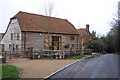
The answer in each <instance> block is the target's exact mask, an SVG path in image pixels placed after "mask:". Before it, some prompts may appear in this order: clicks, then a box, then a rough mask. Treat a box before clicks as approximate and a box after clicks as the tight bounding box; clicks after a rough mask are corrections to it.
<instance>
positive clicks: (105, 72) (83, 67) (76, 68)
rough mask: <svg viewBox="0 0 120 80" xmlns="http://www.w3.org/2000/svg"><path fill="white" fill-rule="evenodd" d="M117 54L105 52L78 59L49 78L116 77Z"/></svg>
mask: <svg viewBox="0 0 120 80" xmlns="http://www.w3.org/2000/svg"><path fill="white" fill-rule="evenodd" d="M118 62H119V61H118V55H116V54H105V55H100V56H97V57H94V58H88V59H84V60H80V61H78V62H76V63H75V64H73V65H71V66H69V67H67V68H65V69H63V70H61V71H59V72H57V73H56V74H54V75H52V76H50V77H49V78H47V79H50V78H118V75H119V74H118V67H119V66H118Z"/></svg>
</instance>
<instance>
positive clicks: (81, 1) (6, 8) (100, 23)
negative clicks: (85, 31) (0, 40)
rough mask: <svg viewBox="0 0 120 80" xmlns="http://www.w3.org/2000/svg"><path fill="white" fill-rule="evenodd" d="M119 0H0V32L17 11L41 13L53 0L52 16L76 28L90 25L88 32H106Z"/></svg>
mask: <svg viewBox="0 0 120 80" xmlns="http://www.w3.org/2000/svg"><path fill="white" fill-rule="evenodd" d="M118 1H119V0H0V32H5V30H6V28H7V26H8V23H9V20H10V18H11V17H12V16H14V15H15V14H16V13H18V11H24V12H30V13H35V14H43V9H42V8H43V6H44V5H45V3H47V2H53V4H54V10H53V14H52V16H54V17H58V18H63V19H68V20H69V21H70V22H71V23H72V24H73V25H74V26H75V27H76V28H77V29H78V28H85V25H86V24H89V25H90V32H92V30H95V31H96V32H97V33H98V34H101V35H103V34H106V33H107V32H109V30H110V28H111V27H110V25H109V24H110V22H111V21H112V20H113V18H114V17H115V15H116V13H117V2H118Z"/></svg>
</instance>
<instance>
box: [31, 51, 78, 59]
mask: <svg viewBox="0 0 120 80" xmlns="http://www.w3.org/2000/svg"><path fill="white" fill-rule="evenodd" d="M33 55H35V58H51V59H54V58H57V59H65V58H68V57H71V56H76V55H80V51H78V50H42V51H40V52H36V51H34V52H33Z"/></svg>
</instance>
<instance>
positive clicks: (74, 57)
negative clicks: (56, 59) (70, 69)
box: [68, 54, 96, 60]
mask: <svg viewBox="0 0 120 80" xmlns="http://www.w3.org/2000/svg"><path fill="white" fill-rule="evenodd" d="M95 55H96V54H92V55H79V56H72V57H70V58H68V59H74V60H77V59H82V58H87V57H89V56H95Z"/></svg>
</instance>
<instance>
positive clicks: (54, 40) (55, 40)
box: [52, 36, 60, 50]
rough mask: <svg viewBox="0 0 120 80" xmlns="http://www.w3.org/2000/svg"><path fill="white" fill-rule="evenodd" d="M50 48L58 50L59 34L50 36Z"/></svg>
mask: <svg viewBox="0 0 120 80" xmlns="http://www.w3.org/2000/svg"><path fill="white" fill-rule="evenodd" d="M52 46H53V47H52V48H53V49H52V50H60V36H52Z"/></svg>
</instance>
